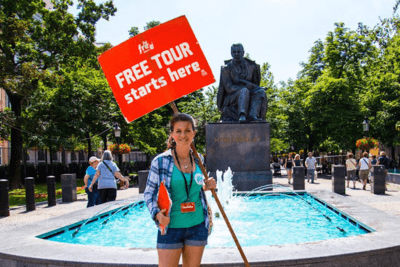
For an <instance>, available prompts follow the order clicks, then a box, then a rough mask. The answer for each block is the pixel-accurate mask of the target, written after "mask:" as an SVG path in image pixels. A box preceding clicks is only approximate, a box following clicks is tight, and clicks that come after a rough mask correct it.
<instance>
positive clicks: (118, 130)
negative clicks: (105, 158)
mask: <svg viewBox="0 0 400 267" xmlns="http://www.w3.org/2000/svg"><path fill="white" fill-rule="evenodd" d="M114 135H115V138H117V144H118V150H119V145H120V137H121V128H119V125H118V123H116V124H115V126H114ZM118 162H119V168H120V170H121V173H122V174H123V173H124V172H123V164H122V154H118Z"/></svg>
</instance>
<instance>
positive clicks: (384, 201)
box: [0, 170, 400, 231]
mask: <svg viewBox="0 0 400 267" xmlns="http://www.w3.org/2000/svg"><path fill="white" fill-rule="evenodd" d="M273 182H274V183H280V184H283V185H287V184H288V182H287V176H286V171H285V170H282V177H273ZM352 186H353V185H352V182H351V183H350V188H346V196H347V197H349V198H351V199H353V200H355V201H358V202H361V203H363V204H366V205H369V206H372V207H374V208H376V209H379V210H382V211H384V212H387V213H389V214H391V215H394V216H397V217H400V185H397V184H388V190H387V191H386V194H385V195H374V194H372V193H371V192H370V188H371V187H370V185H369V184H368V185H367V190H362V185H361V183H359V182H357V184H356V189H352ZM305 187H306V190H308V191H313V190H327V191H332V180H331V179H330V176H325V177H321V178H319V179H317V180H316V181H315V183H314V184H311V183H307V181H306V183H305ZM138 193H139V189H138V187H133V188H129V189H127V190H118V193H117V200H122V199H126V198H129V197H131V196H133V195H137V194H138ZM86 204H87V196H86V194H81V195H78V201H76V202H72V203H62V202H61V199H59V200H58V202H57V205H56V206H54V207H48V206H47V202H45V203H38V204H36V210H35V211H30V212H27V211H26V207H25V206H20V207H14V208H11V210H10V212H11V215H10V216H9V217H0V229H1V230H2V231H7V230H9V229H14V228H17V227H22V226H24V225H27V224H29V223H32V222H38V221H44V220H46V219H49V218H52V217H57V216H60V215H62V214H66V213H69V212H73V211H78V210H83V209H86Z"/></svg>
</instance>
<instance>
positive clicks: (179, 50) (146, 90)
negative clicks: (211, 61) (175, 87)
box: [115, 42, 201, 104]
mask: <svg viewBox="0 0 400 267" xmlns="http://www.w3.org/2000/svg"><path fill="white" fill-rule="evenodd" d="M192 55H193V52H192V51H191V50H190V46H189V44H188V43H187V42H183V43H181V44H179V45H176V46H175V47H172V48H170V49H167V50H164V51H163V52H161V53H159V54H156V55H154V56H152V57H151V60H153V61H154V62H155V63H156V65H157V67H158V68H159V69H162V68H163V66H169V65H171V64H172V63H174V62H177V61H180V60H182V59H184V58H187V57H189V56H192ZM200 70H201V69H200V65H199V63H198V62H197V61H196V62H193V63H190V64H188V65H186V66H184V67H182V68H179V69H177V70H171V68H167V73H168V75H169V78H170V80H171V82H175V81H177V80H179V79H181V78H184V77H187V76H188V75H191V74H192V73H194V72H198V71H200ZM151 73H153V72H152V70H151V69H150V67H149V65H148V61H147V60H143V61H142V62H140V63H138V64H135V65H133V66H132V67H130V68H128V69H125V70H124V71H122V72H120V73H118V74H117V75H115V79H116V80H117V82H118V85H119V87H120V88H121V89H122V88H124V86H125V85H130V84H132V83H134V82H136V81H138V80H140V79H142V78H144V77H146V76H148V75H150V74H151ZM167 84H168V83H167V81H166V80H165V78H164V76H161V77H159V78H151V80H150V82H149V83H147V84H145V85H143V86H140V87H139V88H137V89H135V88H131V89H130V93H127V94H125V96H124V98H125V100H126V101H127V104H131V103H132V102H133V101H134V100H139V99H140V98H141V97H144V96H146V95H148V94H150V93H151V92H152V89H155V90H158V89H160V88H162V87H164V86H166V85H167Z"/></svg>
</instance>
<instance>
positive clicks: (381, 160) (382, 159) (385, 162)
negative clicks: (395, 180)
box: [377, 151, 390, 190]
mask: <svg viewBox="0 0 400 267" xmlns="http://www.w3.org/2000/svg"><path fill="white" fill-rule="evenodd" d="M389 163H390V160H389V159H388V158H387V157H386V153H385V151H381V156H380V157H379V158H378V163H377V165H383V166H385V185H386V181H387V177H386V176H387V175H388V172H389ZM386 190H387V189H386Z"/></svg>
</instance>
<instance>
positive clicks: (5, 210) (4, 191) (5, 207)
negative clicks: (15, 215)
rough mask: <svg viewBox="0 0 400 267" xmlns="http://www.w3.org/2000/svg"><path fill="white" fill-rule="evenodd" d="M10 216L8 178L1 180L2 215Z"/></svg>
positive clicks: (0, 209) (0, 205)
mask: <svg viewBox="0 0 400 267" xmlns="http://www.w3.org/2000/svg"><path fill="white" fill-rule="evenodd" d="M2 216H4V217H6V216H10V201H9V198H8V180H6V179H1V180H0V217H2Z"/></svg>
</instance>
